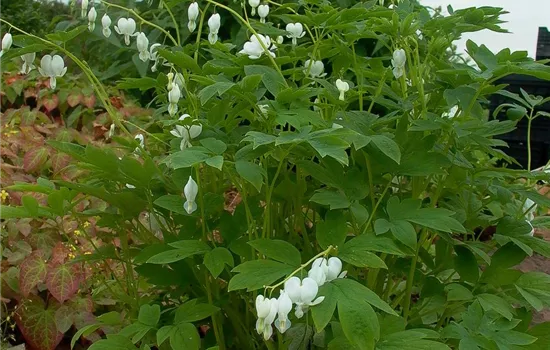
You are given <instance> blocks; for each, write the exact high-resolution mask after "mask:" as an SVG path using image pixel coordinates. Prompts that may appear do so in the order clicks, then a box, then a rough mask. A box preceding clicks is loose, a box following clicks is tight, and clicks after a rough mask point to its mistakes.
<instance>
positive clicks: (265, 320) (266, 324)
mask: <svg viewBox="0 0 550 350" xmlns="http://www.w3.org/2000/svg"><path fill="white" fill-rule="evenodd" d="M278 309H279V308H278V300H277V299H275V298H271V299H269V298H266V297H264V296H263V295H261V294H259V295H258V296H257V297H256V312H257V316H258V320H256V332H258V334H262V335H263V337H264V339H265V340H268V339H269V338H271V335H273V328H272V327H271V324H272V323H273V321H274V320H275V317H277V312H278Z"/></svg>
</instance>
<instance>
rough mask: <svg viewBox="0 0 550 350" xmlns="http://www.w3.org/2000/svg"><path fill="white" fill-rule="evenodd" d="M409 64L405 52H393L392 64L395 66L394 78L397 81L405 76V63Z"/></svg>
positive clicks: (401, 50)
mask: <svg viewBox="0 0 550 350" xmlns="http://www.w3.org/2000/svg"><path fill="white" fill-rule="evenodd" d="M406 62H407V55H406V54H405V50H403V49H398V50H395V51H394V52H393V58H392V60H391V64H392V66H393V76H394V77H395V79H399V78H401V77H402V76H403V74H405V63H406Z"/></svg>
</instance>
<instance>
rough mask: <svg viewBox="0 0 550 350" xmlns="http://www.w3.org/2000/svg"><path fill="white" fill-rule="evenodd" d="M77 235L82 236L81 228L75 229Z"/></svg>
mask: <svg viewBox="0 0 550 350" xmlns="http://www.w3.org/2000/svg"><path fill="white" fill-rule="evenodd" d="M74 234H75V236H80V235H81V234H82V232H81V231H80V230H74Z"/></svg>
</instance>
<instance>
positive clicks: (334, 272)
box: [327, 256, 348, 282]
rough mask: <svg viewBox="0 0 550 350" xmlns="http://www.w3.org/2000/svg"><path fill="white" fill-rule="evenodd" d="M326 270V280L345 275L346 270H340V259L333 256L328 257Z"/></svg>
mask: <svg viewBox="0 0 550 350" xmlns="http://www.w3.org/2000/svg"><path fill="white" fill-rule="evenodd" d="M327 265H328V271H327V282H330V281H332V280H335V279H337V278H344V277H346V274H347V273H348V272H347V271H343V272H342V260H340V259H339V258H337V257H335V256H333V257H332V258H330V259H328V264H327Z"/></svg>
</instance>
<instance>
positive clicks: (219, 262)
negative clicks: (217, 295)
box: [204, 247, 235, 278]
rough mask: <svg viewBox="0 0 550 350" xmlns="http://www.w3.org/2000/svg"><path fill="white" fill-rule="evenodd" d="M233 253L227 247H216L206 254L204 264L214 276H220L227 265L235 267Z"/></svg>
mask: <svg viewBox="0 0 550 350" xmlns="http://www.w3.org/2000/svg"><path fill="white" fill-rule="evenodd" d="M234 264H235V262H234V261H233V255H232V254H231V252H230V251H229V250H227V248H224V247H216V248H214V249H212V250H211V251H209V252H207V253H206V254H205V255H204V265H205V266H206V268H207V269H208V271H210V273H211V274H212V276H214V278H218V276H219V275H220V273H222V271H223V268H224V266H225V265H227V266H230V267H233V266H234Z"/></svg>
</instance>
